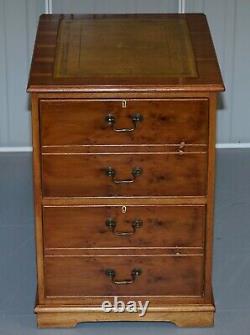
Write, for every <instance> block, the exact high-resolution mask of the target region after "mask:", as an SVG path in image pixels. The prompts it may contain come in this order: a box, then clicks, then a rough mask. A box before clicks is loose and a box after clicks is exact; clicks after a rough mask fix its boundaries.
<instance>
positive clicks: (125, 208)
mask: <svg viewBox="0 0 250 335" xmlns="http://www.w3.org/2000/svg"><path fill="white" fill-rule="evenodd" d="M126 212H127V207H126V206H122V213H123V214H124V213H126Z"/></svg>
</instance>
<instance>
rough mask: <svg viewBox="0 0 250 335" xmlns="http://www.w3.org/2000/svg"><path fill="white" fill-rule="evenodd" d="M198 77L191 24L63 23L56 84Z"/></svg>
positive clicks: (177, 19) (139, 21)
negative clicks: (59, 81)
mask: <svg viewBox="0 0 250 335" xmlns="http://www.w3.org/2000/svg"><path fill="white" fill-rule="evenodd" d="M158 76H160V77H168V78H169V77H197V71H196V65H195V61H194V55H193V49H192V44H191V39H190V35H189V30H188V26H187V22H186V20H185V19H184V18H180V17H169V18H167V17H165V18H158V19H157V20H155V19H154V18H152V19H150V18H147V19H145V18H144V17H138V19H137V20H134V19H133V17H130V16H126V17H115V16H113V17H110V18H109V20H107V19H106V18H105V17H99V18H98V19H96V20H93V19H91V18H89V19H84V20H83V19H80V18H79V19H74V20H72V19H64V20H61V21H60V25H59V28H58V38H57V50H56V58H55V67H54V78H55V79H58V78H86V77H87V78H88V77H96V78H99V77H101V78H106V77H111V78H123V77H125V78H127V77H130V78H133V77H136V78H138V77H139V78H140V77H141V78H145V77H146V78H148V77H158Z"/></svg>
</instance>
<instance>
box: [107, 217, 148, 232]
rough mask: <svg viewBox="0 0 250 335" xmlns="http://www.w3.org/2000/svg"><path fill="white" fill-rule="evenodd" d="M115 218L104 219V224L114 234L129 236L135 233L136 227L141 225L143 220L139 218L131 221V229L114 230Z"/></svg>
mask: <svg viewBox="0 0 250 335" xmlns="http://www.w3.org/2000/svg"><path fill="white" fill-rule="evenodd" d="M116 225H117V223H116V220H114V219H112V218H109V219H107V220H106V226H107V227H108V228H109V230H110V231H111V232H112V233H113V234H114V235H116V236H130V235H134V234H135V233H136V229H138V228H141V227H142V226H143V221H142V220H140V219H135V220H133V221H132V222H131V226H132V230H131V231H116Z"/></svg>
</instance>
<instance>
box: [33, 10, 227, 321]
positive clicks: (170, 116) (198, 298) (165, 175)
mask: <svg viewBox="0 0 250 335" xmlns="http://www.w3.org/2000/svg"><path fill="white" fill-rule="evenodd" d="M125 27H126V29H125ZM107 32H108V33H109V34H107ZM103 35H105V39H104V38H102V37H103ZM82 43H83V44H82ZM105 43H106V44H105ZM104 44H105V45H104ZM85 52H86V53H85ZM124 59H126V61H124ZM223 89H224V86H223V82H222V79H221V75H220V71H219V66H218V62H217V59H216V54H215V50H214V47H213V43H212V39H211V36H210V32H209V28H208V25H207V21H206V18H205V16H204V15H201V14H187V15H186V14H185V15H177V14H173V15H170V14H167V15H166V14H162V15H158V14H157V15H42V16H41V18H40V22H39V27H38V33H37V38H36V43H35V49H34V55H33V61H32V66H31V72H30V79H29V84H28V91H29V92H32V121H33V143H34V156H33V162H34V163H33V165H34V186H35V216H36V245H37V272H38V295H37V303H36V308H35V311H36V313H37V320H38V326H39V327H73V326H75V325H76V324H77V323H78V322H82V321H83V322H87V321H119V320H120V321H170V322H174V323H175V324H176V325H178V326H187V327H188V326H199V327H200V326H211V325H212V324H213V315H214V310H215V308H214V301H213V295H212V284H211V277H212V276H211V273H212V240H213V237H212V233H213V203H214V175H215V130H216V93H217V92H218V91H222V90H223ZM135 113H140V114H141V115H142V117H143V121H140V122H138V123H137V124H136V129H135V130H133V131H130V132H128V131H127V132H124V133H121V132H120V133H118V132H115V129H117V128H129V127H131V126H134V124H132V122H131V117H132V115H133V114H135ZM107 115H111V116H112V117H114V118H115V124H114V125H113V127H111V125H110V124H107V122H106V121H105V117H106V116H107ZM107 167H112V168H113V169H115V171H116V174H115V176H114V177H113V179H112V177H111V176H107V175H106V173H105V170H106V168H107ZM135 167H137V168H138V167H140V168H142V174H141V175H140V176H137V177H136V178H135V180H134V181H133V182H131V183H122V184H117V183H115V181H121V180H128V179H132V180H133V178H134V177H133V176H132V174H131V172H132V169H133V168H135ZM122 211H123V212H122ZM107 219H114V220H115V221H116V228H115V230H114V231H112V230H111V229H110V228H108V227H107V225H106V220H107ZM136 219H137V220H138V219H140V220H141V221H143V225H142V226H141V227H137V228H136V229H135V230H133V232H134V234H133V235H130V236H116V235H115V232H117V231H118V232H131V228H132V225H131V223H132V222H133V221H134V220H136ZM135 267H139V268H140V269H141V270H142V273H141V275H140V276H138V277H136V278H135V280H134V281H133V282H131V283H127V284H126V285H124V284H123V285H117V284H115V283H114V282H112V280H111V278H110V277H107V275H106V274H105V270H106V269H107V268H112V269H114V270H115V272H116V273H115V280H118V281H119V280H125V279H126V280H128V279H131V271H132V270H133V269H134V268H135ZM113 280H114V278H113ZM114 295H119V296H123V298H124V300H125V301H129V300H134V298H136V297H140V298H141V300H142V301H146V300H150V308H149V310H148V313H147V314H146V316H145V317H144V318H143V319H142V318H139V317H138V315H137V314H134V313H133V314H131V313H123V314H113V313H108V314H106V313H103V312H101V310H100V306H101V303H102V301H103V300H104V299H105V300H106V298H107V297H109V298H110V297H113V296H114Z"/></svg>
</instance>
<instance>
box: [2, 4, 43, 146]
mask: <svg viewBox="0 0 250 335" xmlns="http://www.w3.org/2000/svg"><path fill="white" fill-rule="evenodd" d="M43 10H44V1H43V0H36V1H34V0H33V1H32V0H18V1H16V0H2V1H1V2H0V42H1V46H3V47H1V48H0V146H27V145H30V144H31V130H30V112H29V101H28V95H27V94H26V92H25V91H26V84H27V78H28V72H29V64H30V59H31V53H32V46H33V41H34V35H35V30H36V25H37V19H38V15H39V14H40V13H41V12H42V11H43Z"/></svg>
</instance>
